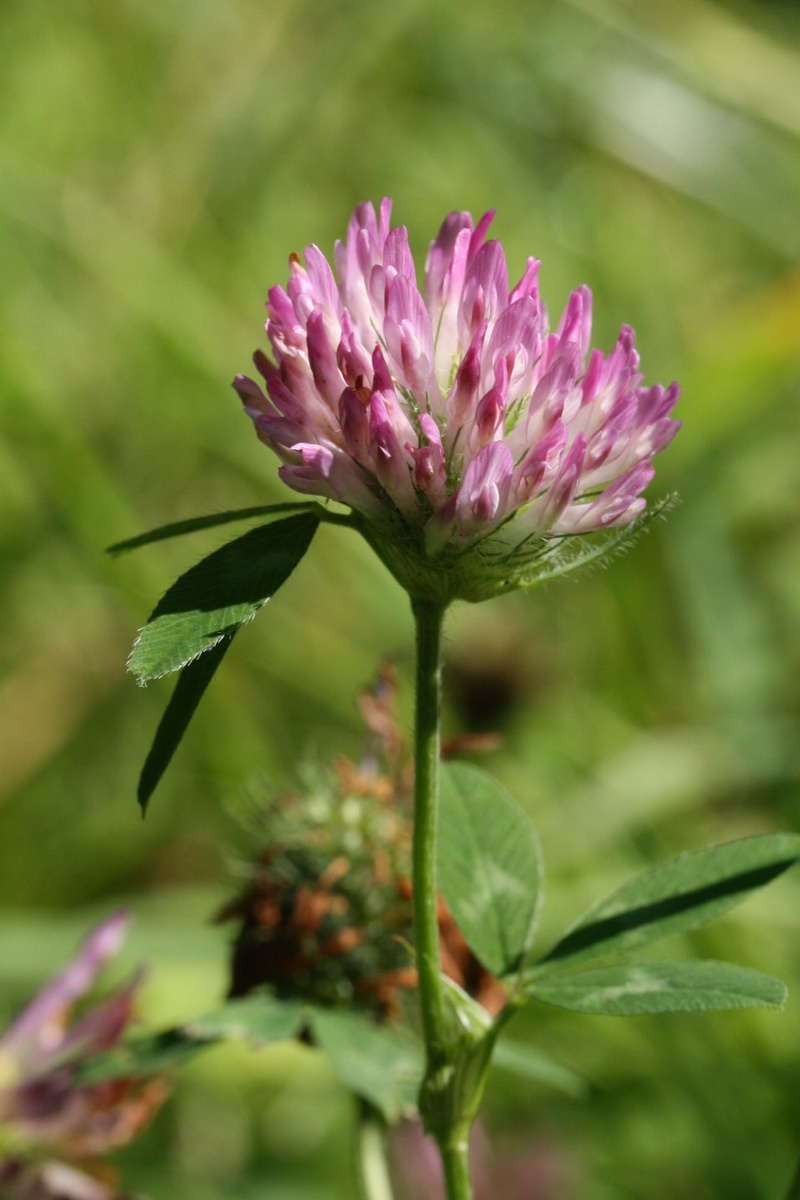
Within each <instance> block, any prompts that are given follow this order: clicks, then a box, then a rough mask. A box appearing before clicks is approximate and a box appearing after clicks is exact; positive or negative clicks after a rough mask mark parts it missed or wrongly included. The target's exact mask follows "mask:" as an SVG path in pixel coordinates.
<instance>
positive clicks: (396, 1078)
mask: <svg viewBox="0 0 800 1200" xmlns="http://www.w3.org/2000/svg"><path fill="white" fill-rule="evenodd" d="M311 1027H312V1032H313V1038H314V1042H315V1043H316V1045H318V1046H319V1048H320V1049H321V1050H324V1052H325V1053H326V1054H327V1056H328V1058H329V1060H330V1062H331V1065H332V1066H333V1069H334V1071H335V1072H336V1074H337V1075H338V1077H339V1079H340V1080H341V1081H342V1083H343V1084H344V1085H345V1086H346V1087H348V1088H349V1089H350V1090H351V1091H352V1092H355V1093H356V1095H358V1096H363V1097H364V1099H365V1100H369V1101H370V1103H371V1104H374V1105H375V1107H376V1108H378V1109H380V1111H381V1112H382V1113H383V1115H384V1116H385V1118H386V1120H387V1121H396V1120H397V1118H398V1117H400V1116H409V1115H412V1114H413V1113H415V1112H416V1106H417V1094H418V1092H419V1087H420V1083H421V1081H422V1064H423V1056H422V1047H421V1046H420V1044H419V1042H417V1041H416V1039H414V1038H412V1037H411V1036H410V1035H409V1034H406V1033H402V1032H401V1031H400V1030H394V1029H385V1028H380V1027H379V1026H377V1025H375V1024H374V1023H373V1022H372V1021H369V1020H367V1019H366V1018H365V1017H361V1016H359V1015H358V1014H357V1013H352V1012H346V1011H345V1010H343V1009H338V1008H337V1009H334V1008H317V1009H315V1010H314V1012H313V1016H312V1019H311Z"/></svg>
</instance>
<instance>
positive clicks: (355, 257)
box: [234, 200, 679, 599]
mask: <svg viewBox="0 0 800 1200" xmlns="http://www.w3.org/2000/svg"><path fill="white" fill-rule="evenodd" d="M390 212H391V202H390V201H389V200H384V201H383V202H382V204H381V206H380V209H379V211H378V212H377V213H376V212H375V210H374V208H373V206H372V205H371V204H360V205H359V206H358V207H357V208H356V210H355V212H354V213H353V216H352V217H351V219H350V224H349V227H348V231H347V237H346V240H345V241H344V243H342V242H337V244H336V247H335V252H334V258H335V266H336V274H334V271H333V269H332V268H331V266H330V264H329V263H328V261H327V259H326V258H325V256H324V255H323V254H322V252H321V251H320V250H319V249H318V247H317V246H313V245H312V246H309V247H308V248H307V249H306V251H305V254H304V259H305V265H303V262H301V260H300V258H299V256H297V255H292V257H291V259H290V270H291V277H290V279H289V282H288V284H287V287H286V288H285V289H284V288H282V287H273V288H272V289H271V290H270V292H269V300H268V304H267V311H268V320H267V325H266V330H267V337H268V339H269V342H270V345H271V348H272V354H273V359H272V360H271V359H269V358H268V357H267V356H266V355H265V354H264V353H263V352H261V351H258V352H256V354H255V358H254V361H255V365H256V368H257V370H258V373H259V374H260V375H261V377H262V382H261V383H257V382H256V381H255V380H253V379H250V378H248V377H246V376H241V375H240V376H237V378H236V380H235V381H234V387H235V388H236V390H237V392H238V393H239V395H240V397H241V399H242V400H243V402H244V405H245V409H246V411H247V413H248V415H249V416H250V417H251V418H252V420H253V422H254V424H255V426H256V430H257V432H258V436H259V437H260V439H261V440H262V441H263V442H265V443H266V444H267V445H268V446H270V447H271V449H273V450H274V451H275V452H276V454H277V455H278V456H279V457H280V458H281V459H282V460H283V464H284V465H283V466H282V467H281V468H280V475H281V477H282V479H283V480H284V482H285V483H287V484H288V485H289V486H290V487H291V488H293V489H294V490H295V491H298V492H303V493H310V494H311V495H315V496H322V497H325V498H328V499H332V500H337V501H340V502H341V503H343V504H346V505H348V506H349V507H350V508H351V509H352V510H354V512H355V513H356V514H358V516H359V523H360V526H361V528H362V532H364V534H365V536H367V538H368V540H370V541H371V543H372V544H373V545H374V546H375V548H376V549H377V550H378V552H379V553H380V554H381V556H382V557H383V558H384V559H385V561H386V562H387V564H388V565H389V567H390V569H392V570H393V571H394V573H395V574H396V575H397V576H398V578H400V580H401V582H403V583H404V584H405V585H406V586H407V587H408V588H409V590H410V591H412V593H413V592H414V590H415V589H417V590H419V589H420V588H421V589H423V590H424V589H425V588H426V587H427V588H428V589H429V590H430V589H432V588H433V590H435V585H434V583H433V580H434V579H437V580H438V587H439V589H440V590H443V591H444V592H445V593H446V594H447V598H448V599H450V598H453V597H455V596H457V595H460V596H463V597H464V598H467V599H478V598H481V597H482V596H483V595H485V594H493V592H496V591H499V590H502V589H503V588H505V587H508V586H509V585H512V586H513V585H519V584H523V583H526V582H530V579H531V576H532V575H534V574H535V571H534V570H532V567H533V565H534V564H535V563H539V562H540V560H541V559H542V558H543V557H545V558H548V559H549V557H550V556H551V553H552V551H553V550H554V548H555V545H556V544H558V543H560V542H563V541H564V540H565V535H574V534H584V533H591V532H594V531H598V530H607V529H613V528H621V527H625V526H629V525H631V524H632V523H633V522H635V521H636V520H637V518H639V517H640V516H641V515H642V513H643V512H644V509H645V506H646V501H645V499H644V497H643V496H642V494H641V493H642V492H643V490H644V489H645V487H646V486H647V484H648V483H649V482H650V480H651V478H652V476H653V462H652V460H653V457H654V455H656V454H657V453H659V451H661V450H663V449H664V448H665V446H667V445H668V444H669V442H670V441H671V440H672V438H673V437H674V436H675V433H676V432H677V430H678V428H679V422H678V421H675V420H673V419H672V418H671V416H670V413H671V412H672V409H673V407H674V405H675V403H676V401H677V399H678V395H679V388H678V385H677V384H675V383H672V384H670V386H669V387H667V388H664V387H662V386H661V385H659V384H655V385H653V386H651V387H647V386H645V385H644V384H643V381H642V375H641V374H640V372H639V356H638V354H637V352H636V348H635V345H634V334H633V330H632V329H630V328H629V327H628V326H624V327H623V328H622V330H621V332H620V335H619V338H618V339H617V343H616V346H615V347H614V349H613V350H612V351H611V353H610V354H609V355H604V354H603V353H602V352H601V351H600V350H592V351H590V348H589V337H590V332H591V315H592V310H591V303H592V298H591V293H590V291H589V289H588V288H587V287H585V286H582V287H580V288H578V289H577V291H575V292H573V293H572V295H571V296H570V299H569V302H568V304H567V307H566V309H565V311H564V314H563V316H562V318H561V320H560V322H559V324H558V326H557V328H556V330H555V332H550V331H549V327H548V320H547V313H546V310H545V307H544V305H543V303H542V301H541V299H540V296H539V288H538V281H537V276H538V269H539V263H538V262H537V261H536V260H535V259H533V258H530V259H528V262H527V265H526V268H525V271H524V273H523V275H522V278H521V279H520V281H519V282H518V283H517V284H516V285H515V286H513V287H510V286H509V280H508V269H507V266H506V260H505V255H504V253H503V247H502V245H501V244H500V242H499V241H496V240H493V239H489V240H487V236H486V235H487V232H488V229H489V225H490V223H491V220H492V217H493V215H494V214H493V213H491V212H489V213H486V214H485V215H484V216H483V217H481V219H480V221H478V223H477V225H476V224H475V223H474V221H473V219H472V217H471V216H470V214H469V213H465V212H452V213H450V214H449V215H448V216H447V217H446V218H445V220H444V222H443V224H442V227H441V229H440V230H439V233H438V235H437V237H436V238H435V240H434V241H433V242H432V243H431V246H430V249H429V251H428V256H427V260H426V263H425V271H424V278H423V280H422V282H421V284H418V283H417V277H416V271H415V267H414V261H413V259H412V257H411V252H410V250H409V244H408V233H407V231H406V229H405V228H404V227H402V226H399V227H398V226H395V227H391V226H390ZM478 548H479V549H480V553H479V554H478V555H475V554H470V551H471V550H474V549H478ZM465 552H466V554H465ZM481 576H482V577H481Z"/></svg>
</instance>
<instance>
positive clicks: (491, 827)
mask: <svg viewBox="0 0 800 1200" xmlns="http://www.w3.org/2000/svg"><path fill="white" fill-rule="evenodd" d="M438 867H439V885H440V887H441V890H442V892H443V894H444V897H445V899H446V901H447V903H448V905H449V906H450V909H451V911H452V913H453V916H454V917H455V919H456V922H457V924H458V926H459V928H460V929H461V932H462V933H463V934H464V937H465V938H466V939H467V942H468V943H469V945H470V947H471V948H472V950H473V951H474V953H475V954H476V955H477V956H478V958H479V959H480V960H481V962H482V963H483V965H484V966H485V967H486V968H487V969H488V970H490V971H492V972H493V973H494V974H495V975H500V976H503V975H509V974H511V973H513V972H514V971H516V970H517V969H518V967H519V964H520V962H521V961H522V959H523V957H524V956H525V954H526V953H527V952H528V950H529V949H530V945H531V941H532V939H533V934H534V930H535V926H536V916H537V913H538V910H539V903H540V866H539V850H538V846H537V843H536V837H535V835H534V832H533V830H532V828H531V826H530V824H529V822H528V820H527V818H526V817H525V815H524V813H523V812H522V810H521V809H520V808H519V807H518V805H517V804H516V803H515V802H514V801H513V800H512V799H511V797H510V796H509V794H508V792H507V791H506V790H505V789H504V788H502V787H501V786H500V784H498V783H496V782H495V781H494V780H493V779H492V778H491V776H490V775H487V774H486V773H485V772H484V771H481V770H479V769H478V768H477V767H473V766H470V765H468V764H467V763H444V764H443V765H442V784H441V810H440V826H439V856H438Z"/></svg>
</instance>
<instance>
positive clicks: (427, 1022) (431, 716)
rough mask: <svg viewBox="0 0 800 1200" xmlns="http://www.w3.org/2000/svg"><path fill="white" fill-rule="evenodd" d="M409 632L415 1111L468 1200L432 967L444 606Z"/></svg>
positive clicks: (464, 1136)
mask: <svg viewBox="0 0 800 1200" xmlns="http://www.w3.org/2000/svg"><path fill="white" fill-rule="evenodd" d="M413 609H414V619H415V621H416V634H417V691H416V713H415V728H414V846H413V876H414V878H413V889H414V892H413V894H414V932H415V938H416V951H417V969H418V972H419V998H420V1007H421V1012H422V1030H423V1034H424V1038H425V1050H426V1059H427V1063H426V1071H425V1079H424V1082H423V1085H422V1092H421V1097H420V1109H421V1111H422V1115H423V1119H424V1120H425V1124H426V1129H427V1131H428V1132H429V1133H430V1134H431V1135H432V1136H433V1137H435V1138H436V1141H437V1143H438V1145H439V1151H440V1153H441V1156H442V1163H443V1166H444V1175H445V1183H446V1189H447V1197H448V1200H472V1187H471V1184H470V1178H469V1132H468V1130H467V1131H466V1132H464V1130H463V1125H462V1128H461V1129H459V1130H456V1129H454V1128H453V1118H454V1116H455V1114H452V1115H450V1114H449V1113H448V1112H447V1107H448V1106H447V1093H448V1085H449V1079H450V1076H451V1075H452V1071H453V1065H452V1063H451V1062H450V1053H449V1046H448V1036H447V1021H446V1014H445V998H444V992H443V989H442V981H441V966H440V961H439V921H438V913H437V902H438V889H437V884H436V835H437V824H438V810H439V756H440V737H441V735H440V727H441V674H442V669H441V638H442V624H443V621H444V613H445V609H444V606H442V605H438V604H433V603H430V602H424V601H418V602H416V603H414V604H413Z"/></svg>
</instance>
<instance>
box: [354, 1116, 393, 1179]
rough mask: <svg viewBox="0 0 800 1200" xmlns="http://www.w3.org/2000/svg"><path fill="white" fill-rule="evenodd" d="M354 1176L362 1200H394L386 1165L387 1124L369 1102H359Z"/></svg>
mask: <svg viewBox="0 0 800 1200" xmlns="http://www.w3.org/2000/svg"><path fill="white" fill-rule="evenodd" d="M356 1175H357V1177H358V1185H359V1195H360V1197H361V1200H394V1193H393V1191H392V1184H391V1180H390V1178H389V1167H388V1164H387V1162H386V1122H385V1121H384V1119H383V1117H382V1116H381V1114H380V1113H379V1112H378V1110H377V1109H376V1108H375V1107H374V1106H373V1105H372V1104H370V1103H369V1101H368V1100H359V1101H358V1125H357V1127H356Z"/></svg>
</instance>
